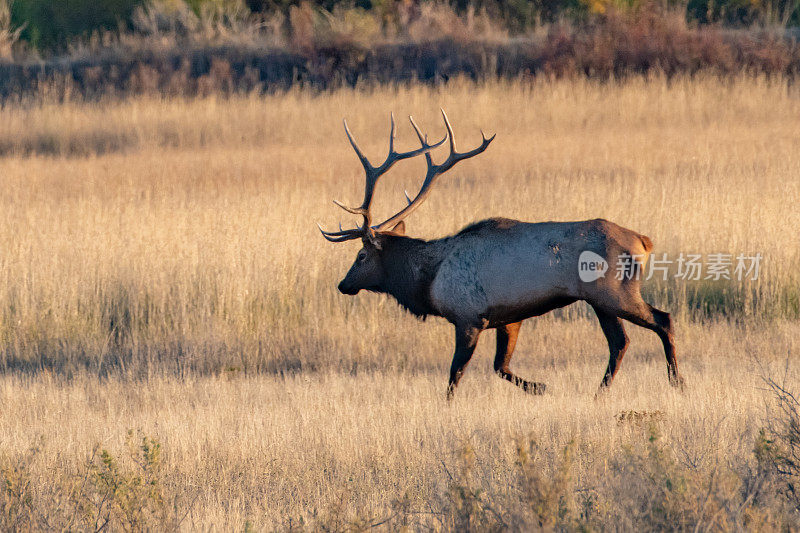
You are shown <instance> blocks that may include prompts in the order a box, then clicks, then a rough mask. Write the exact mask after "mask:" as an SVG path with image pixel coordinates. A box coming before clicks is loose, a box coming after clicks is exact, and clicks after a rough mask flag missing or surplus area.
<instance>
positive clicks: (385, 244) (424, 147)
mask: <svg viewBox="0 0 800 533" xmlns="http://www.w3.org/2000/svg"><path fill="white" fill-rule="evenodd" d="M442 116H443V118H444V125H445V128H446V134H445V136H444V138H443V139H442V140H441V141H439V142H434V143H429V142H428V138H427V136H426V135H424V134H423V133H422V132H421V131H420V129H419V127H417V125H416V123H415V122H414V119H413V118H411V117H409V120H410V121H411V125H412V127H413V128H414V131H415V132H416V134H417V137H419V141H420V144H421V146H420V148H417V149H415V150H411V151H407V152H398V151H396V150H395V148H394V141H395V124H394V117H392V118H391V132H390V136H389V155H388V156H387V157H386V160H385V161H384V162H383V163H381V164H380V165H378V166H374V165H372V164H371V163H370V162H369V160H368V159H367V158H366V157H365V156H364V153H363V152H362V151H361V150H360V149H359V147H358V145H357V144H356V142H355V140H354V139H353V136H352V134H351V133H350V129H349V128H348V127H347V121H344V129H345V133H346V135H347V138H348V140H349V141H350V144H351V145H352V146H353V149H354V150H355V152H356V155H358V158H359V160H360V161H361V164H362V165H363V167H364V171H365V173H366V185H365V187H364V201H363V202H362V203H361V205H360V206H359V207H355V208H353V207H348V206H346V205H344V204H341V203H340V202H337V201H335V200H334V202H335V203H336V205H338V206H339V207H341V208H342V209H344V210H345V211H347V212H349V213H352V214H355V215H360V216H361V217H363V222H362V224H361V225H360V226H356V228H355V229H347V230H343V229H342V228H341V225H340V226H339V231H334V232H329V231H325V230H323V229H322V227H320V228H319V229H320V231H321V232H322V235H323V236H324V237H325V238H326V239H327V240H329V241H331V242H343V241H348V240H351V239H361V241H362V244H363V246H362V248H361V250H360V251H359V252H358V255H357V256H356V260H355V262H354V263H353V266H352V267H350V271H349V272H348V273H347V275H346V276H345V278H344V279H343V280H342V281H341V283H339V291H341V292H342V293H344V294H350V295H355V294H357V293H358V292H359V291H360V290H362V289H364V290H368V291H372V292H378V293H385V294H390V295H391V296H393V297H394V298H395V299H396V300H397V301H398V303H399V304H400V305H401V306H403V307H404V308H405V309H407V310H408V311H410V312H411V313H413V314H414V315H416V316H418V317H422V318H424V317H426V316H440V317H443V318H445V319H447V320H448V321H449V322H450V323H452V324H453V325H454V326H455V332H456V339H455V354H454V355H453V362H452V366H451V368H450V380H449V383H448V387H447V398H448V399H450V398H452V396H453V392H454V391H455V388H456V386H457V385H458V382H459V380H460V378H461V375H462V374H463V372H464V369H465V367H466V366H467V363H469V360H470V358H471V357H472V353H473V351H474V350H475V346H476V344H477V342H478V337H479V336H480V334H481V332H483V331H484V330H486V329H491V328H494V329H496V330H497V351H496V354H495V358H494V369H495V371H496V372H497V374H499V375H500V376H501V377H502V378H504V379H506V380H508V381H510V382H511V383H513V384H515V385H517V386H519V387H521V388H522V389H523V390H525V391H527V392H530V393H533V394H542V393H543V392H544V391H545V385H544V384H543V383H538V382H533V381H528V380H525V379H522V378H520V377H518V376H516V375H515V374H514V373H513V372H511V370H510V368H509V363H510V361H511V355H512V354H513V352H514V346H515V344H516V342H517V335H518V334H519V329H520V325H521V324H522V321H523V320H525V319H527V318H531V317H534V316H539V315H542V314H544V313H547V312H549V311H552V310H553V309H557V308H560V307H564V306H566V305H569V304H572V303H574V302H576V301H579V300H583V301H586V302H587V303H588V304H589V305H590V306H592V308H593V309H594V311H595V313H596V314H597V318H598V320H599V321H600V327H601V328H602V330H603V333H604V334H605V336H606V339H607V340H608V347H609V352H610V354H609V361H608V368H607V369H606V372H605V375H604V376H603V380H602V382H601V384H600V388H601V390H602V389H603V388H604V387H607V386H609V385H610V384H611V381H612V380H613V379H614V375H615V374H616V373H617V370H618V369H619V366H620V362H621V361H622V357H623V355H624V354H625V350H626V348H627V347H628V336H627V335H626V334H625V329H624V328H623V324H622V319H625V320H627V321H629V322H632V323H634V324H636V325H638V326H641V327H644V328H647V329H650V330H652V331H654V332H656V333H657V334H658V336H659V338H660V339H661V342H662V343H663V345H664V352H665V355H666V359H667V374H668V378H669V382H670V384H672V385H673V386H676V387H683V383H684V382H683V378H682V377H681V375H680V374H679V373H678V367H677V363H676V360H675V346H674V344H673V340H672V339H673V337H672V321H671V319H670V315H669V314H668V313H665V312H664V311H660V310H658V309H656V308H655V307H653V306H651V305H649V304H647V303H646V302H645V301H644V300H643V299H642V296H641V294H640V282H639V276H638V275H627V276H617V275H609V276H604V275H599V274H602V273H601V272H597V273H596V275H594V276H592V277H594V278H596V279H589V280H586V281H584V280H583V279H582V278H583V277H586V276H583V277H582V276H581V275H580V274H579V261H581V260H583V259H581V256H582V255H583V256H584V257H586V255H585V254H587V253H588V254H589V256H590V257H591V258H595V260H596V261H597V262H598V263H600V264H602V263H603V262H605V265H606V268H607V266H608V265H617V264H619V260H620V258H632V259H630V262H631V268H632V269H633V271H641V269H642V268H643V267H644V265H645V263H646V260H647V257H648V256H649V254H650V252H651V251H652V248H653V244H652V242H651V241H650V239H649V238H647V237H645V236H644V235H641V234H639V233H636V232H635V231H631V230H629V229H626V228H623V227H621V226H618V225H617V224H614V223H613V222H609V221H607V220H603V219H595V220H587V221H581V222H540V223H527V222H520V221H517V220H510V219H506V218H490V219H488V220H483V221H481V222H477V223H474V224H471V225H469V226H467V227H465V228H464V229H462V230H461V231H459V232H458V233H456V234H455V235H451V236H449V237H444V238H442V239H434V240H431V241H425V240H421V239H415V238H411V237H407V236H406V235H405V223H404V219H405V218H406V217H407V216H408V215H410V214H411V213H412V212H413V211H414V210H416V209H417V208H418V207H419V206H420V204H422V202H424V201H425V199H426V198H427V197H428V195H429V194H430V192H431V190H432V187H433V185H434V184H435V182H436V180H437V179H438V178H439V177H440V176H441V175H442V174H444V173H445V172H447V171H448V170H450V169H451V168H453V166H455V165H456V164H457V163H458V162H460V161H463V160H465V159H468V158H470V157H474V156H476V155H478V154H480V153H482V152H483V151H484V150H486V148H488V146H489V144H490V143H491V142H492V141H493V140H494V138H495V136H494V135H493V136H492V137H489V138H487V137H486V136H485V135H484V134H483V132H481V136H482V141H481V144H480V145H479V146H478V147H476V148H474V149H472V150H469V151H466V152H458V151H457V150H456V144H455V138H454V136H453V128H452V127H451V126H450V122H449V121H448V119H447V115H446V114H445V112H444V111H443V110H442ZM446 140H447V141H449V145H450V154H449V155H448V156H447V159H445V160H444V161H443V162H442V163H440V164H434V162H433V159H432V157H431V150H433V149H434V148H436V147H438V146H440V145H442V144H443V143H444V142H445V141H446ZM423 154H424V156H425V160H426V162H427V172H426V173H425V178H424V180H423V182H422V186H421V188H420V190H419V192H418V193H417V195H416V196H415V197H414V198H413V199H412V198H410V197H408V195H406V199H407V200H408V204H407V205H406V206H405V207H404V208H403V209H401V210H400V211H399V212H398V213H397V214H395V215H393V216H391V217H390V218H388V219H386V220H384V221H383V222H380V223H379V224H374V225H373V223H372V216H371V214H370V206H371V205H372V199H373V195H374V193H375V186H376V184H377V182H378V179H379V178H380V177H381V176H382V175H383V174H384V173H386V171H388V170H389V169H390V168H391V167H392V166H393V165H394V164H395V163H397V162H398V161H402V160H404V159H408V158H411V157H415V156H418V155H423ZM620 277H621V278H622V279H618V278H620Z"/></svg>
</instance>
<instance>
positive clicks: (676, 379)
mask: <svg viewBox="0 0 800 533" xmlns="http://www.w3.org/2000/svg"><path fill="white" fill-rule="evenodd" d="M669 384H670V385H672V386H673V387H675V388H676V389H678V390H679V391H681V392H684V391H686V381H684V379H683V376H681V375H674V376H670V377H669Z"/></svg>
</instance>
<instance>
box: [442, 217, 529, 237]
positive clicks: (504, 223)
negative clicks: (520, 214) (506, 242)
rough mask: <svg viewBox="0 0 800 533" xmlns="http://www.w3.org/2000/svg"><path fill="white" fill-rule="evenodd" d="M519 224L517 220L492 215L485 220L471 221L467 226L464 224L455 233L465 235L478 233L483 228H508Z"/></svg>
mask: <svg viewBox="0 0 800 533" xmlns="http://www.w3.org/2000/svg"><path fill="white" fill-rule="evenodd" d="M517 224H519V220H513V219H510V218H503V217H493V218H487V219H486V220H481V221H479V222H473V223H472V224H470V225H469V226H465V227H464V228H462V229H461V231H459V232H458V233H457V235H465V234H468V233H479V232H481V231H483V230H492V229H508V228H511V227H513V226H516V225H517Z"/></svg>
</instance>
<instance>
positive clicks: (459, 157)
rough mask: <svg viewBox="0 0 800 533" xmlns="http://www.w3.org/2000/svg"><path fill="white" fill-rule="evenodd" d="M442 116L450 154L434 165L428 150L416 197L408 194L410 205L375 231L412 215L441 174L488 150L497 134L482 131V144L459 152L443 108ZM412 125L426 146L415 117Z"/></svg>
mask: <svg viewBox="0 0 800 533" xmlns="http://www.w3.org/2000/svg"><path fill="white" fill-rule="evenodd" d="M442 118H444V126H445V128H446V129H447V134H446V135H445V138H448V139H450V155H448V156H447V159H445V160H444V162H443V163H441V164H439V165H434V164H433V158H432V157H431V154H430V151H428V152H426V153H425V161H426V162H427V164H428V170H427V172H426V173H425V179H424V180H423V182H422V187H420V189H419V192H418V193H417V195H416V196H415V197H414V199H413V200H410V199H408V195H406V199H407V200H409V202H408V205H407V206H405V207H404V208H403V209H401V210H400V211H399V212H398V213H397V214H395V215H394V216H392V217H390V218H388V219H386V220H384V221H383V222H381V223H380V224H378V225H376V226H372V230H373V231H382V230H385V229H386V228H388V227H392V226H394V225H395V224H397V223H399V222H400V221H401V220H403V219H404V218H406V217H407V216H408V215H410V214H411V213H412V212H413V211H414V210H415V209H416V208H417V207H419V206H420V204H422V202H423V201H424V200H425V198H426V197H427V196H428V194H429V193H430V191H431V187H432V186H433V183H434V182H435V181H436V179H437V178H438V177H439V176H441V175H442V174H444V173H445V172H447V171H448V170H450V169H451V168H453V166H455V164H456V163H458V162H459V161H463V160H464V159H468V158H470V157H473V156H476V155H478V154H480V153H481V152H483V151H484V150H486V148H488V146H489V144H490V143H491V142H492V141H493V140H494V138H495V136H496V134H495V135H492V136H491V137H490V138H488V139H487V138H486V135H484V133H483V131H481V144H480V146H478V147H477V148H474V149H472V150H469V151H467V152H457V151H456V141H455V135H454V134H453V128H452V126H451V125H450V121H449V120H448V118H447V113H445V112H444V109H442ZM411 125H412V126H413V127H414V131H415V132H416V133H417V137H419V140H420V143H422V145H423V146H425V145H426V140H425V139H426V138H425V135H424V134H423V133H422V131H421V130H420V129H419V127H418V126H417V125H416V123H415V122H414V120H413V119H411ZM442 142H444V139H442ZM439 144H441V143H439Z"/></svg>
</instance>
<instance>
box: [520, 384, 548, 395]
mask: <svg viewBox="0 0 800 533" xmlns="http://www.w3.org/2000/svg"><path fill="white" fill-rule="evenodd" d="M545 390H547V385H545V384H544V383H537V382H535V381H528V382H526V383H525V392H527V393H528V394H534V395H536V396H541V395H542V394H544V391H545Z"/></svg>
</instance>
